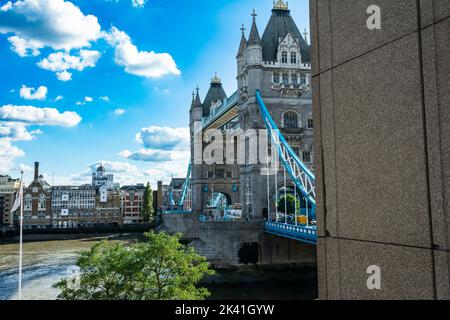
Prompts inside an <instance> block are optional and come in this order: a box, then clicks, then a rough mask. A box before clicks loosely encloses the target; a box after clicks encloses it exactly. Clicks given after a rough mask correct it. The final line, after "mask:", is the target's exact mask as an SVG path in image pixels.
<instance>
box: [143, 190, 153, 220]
mask: <svg viewBox="0 0 450 320" xmlns="http://www.w3.org/2000/svg"><path fill="white" fill-rule="evenodd" d="M142 200H143V201H142V217H143V218H144V221H145V222H150V221H151V220H153V215H154V209H153V191H152V188H151V187H150V183H148V182H147V186H146V187H145V190H144V197H143V199H142Z"/></svg>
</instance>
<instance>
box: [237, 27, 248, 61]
mask: <svg viewBox="0 0 450 320" xmlns="http://www.w3.org/2000/svg"><path fill="white" fill-rule="evenodd" d="M241 31H242V37H241V43H240V44H239V51H238V54H237V56H236V59H237V58H240V57H243V56H244V51H245V48H246V47H247V39H245V28H244V25H242V27H241Z"/></svg>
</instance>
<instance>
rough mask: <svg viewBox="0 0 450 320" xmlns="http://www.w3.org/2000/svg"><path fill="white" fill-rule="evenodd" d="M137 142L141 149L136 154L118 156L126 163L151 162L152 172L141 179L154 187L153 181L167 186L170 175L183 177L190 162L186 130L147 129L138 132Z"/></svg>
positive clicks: (120, 154)
mask: <svg viewBox="0 0 450 320" xmlns="http://www.w3.org/2000/svg"><path fill="white" fill-rule="evenodd" d="M136 140H137V142H139V143H140V144H142V145H143V147H144V148H141V149H140V150H137V151H134V152H133V151H129V150H124V151H122V152H120V153H119V156H122V157H124V158H126V159H129V160H134V161H143V162H151V169H149V170H144V171H143V173H144V175H145V176H146V177H147V178H148V179H149V180H150V182H151V183H152V184H153V185H156V181H158V180H162V181H165V182H169V181H170V179H171V177H172V175H173V176H176V177H184V176H185V175H186V170H187V166H188V163H189V159H190V150H189V129H188V128H169V127H156V126H153V127H149V128H143V129H141V132H139V133H138V134H137V135H136Z"/></svg>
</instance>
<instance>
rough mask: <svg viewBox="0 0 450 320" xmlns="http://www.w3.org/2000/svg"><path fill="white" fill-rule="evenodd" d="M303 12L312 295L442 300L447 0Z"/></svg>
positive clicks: (314, 0) (447, 207)
mask: <svg viewBox="0 0 450 320" xmlns="http://www.w3.org/2000/svg"><path fill="white" fill-rule="evenodd" d="M374 4H375V5H378V6H379V7H380V8H381V23H382V25H381V30H369V29H368V28H367V26H366V21H367V19H368V17H369V15H368V14H367V8H368V7H369V6H370V5H374ZM310 10H311V30H312V35H313V36H312V44H313V55H312V56H313V93H314V99H313V108H314V121H315V122H314V124H315V150H316V157H315V160H316V163H315V165H316V173H317V179H318V180H317V192H318V208H317V215H318V226H319V230H318V232H319V236H320V238H319V240H318V270H319V293H320V298H321V299H449V298H450V291H449V284H450V281H449V266H450V255H449V253H448V249H449V246H450V233H449V230H450V228H449V227H450V204H449V201H450V200H449V199H450V178H449V177H450V111H449V105H450V93H449V87H450V37H449V30H450V17H449V16H450V2H449V1H448V0H401V1H392V0H375V1H373V0H358V1H354V0H311V1H310ZM371 265H377V266H379V267H380V268H381V279H382V280H381V285H382V287H381V290H369V289H368V288H367V285H366V281H367V279H368V277H369V274H367V273H366V270H367V268H368V267H369V266H371Z"/></svg>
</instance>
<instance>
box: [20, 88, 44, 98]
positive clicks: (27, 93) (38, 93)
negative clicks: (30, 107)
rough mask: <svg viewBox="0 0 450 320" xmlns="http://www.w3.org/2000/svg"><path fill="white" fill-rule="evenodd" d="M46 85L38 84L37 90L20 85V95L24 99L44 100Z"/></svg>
mask: <svg viewBox="0 0 450 320" xmlns="http://www.w3.org/2000/svg"><path fill="white" fill-rule="evenodd" d="M47 92H48V90H47V87H45V86H40V87H39V88H38V89H37V90H35V89H34V88H28V87H27V86H25V85H22V88H21V89H20V97H22V98H23V99H25V100H45V98H47Z"/></svg>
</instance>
